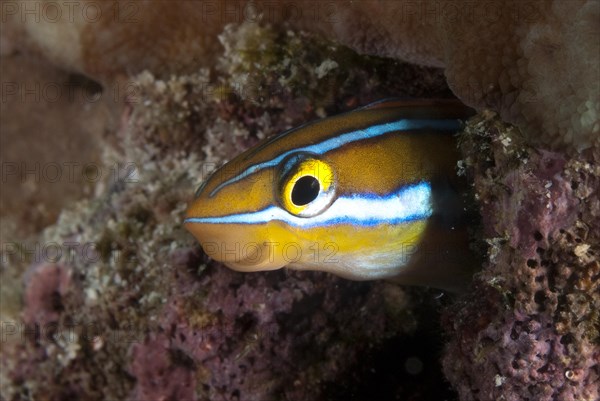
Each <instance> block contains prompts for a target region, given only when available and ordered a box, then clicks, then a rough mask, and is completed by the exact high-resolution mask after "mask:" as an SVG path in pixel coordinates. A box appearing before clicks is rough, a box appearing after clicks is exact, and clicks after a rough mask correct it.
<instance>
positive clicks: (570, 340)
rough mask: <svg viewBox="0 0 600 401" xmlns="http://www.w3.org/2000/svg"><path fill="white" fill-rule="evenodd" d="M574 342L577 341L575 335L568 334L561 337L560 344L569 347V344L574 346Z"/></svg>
mask: <svg viewBox="0 0 600 401" xmlns="http://www.w3.org/2000/svg"><path fill="white" fill-rule="evenodd" d="M574 340H575V338H574V337H573V334H571V333H567V334H565V335H564V336H562V337H561V339H560V343H561V344H562V345H569V344H572V343H573V341H574Z"/></svg>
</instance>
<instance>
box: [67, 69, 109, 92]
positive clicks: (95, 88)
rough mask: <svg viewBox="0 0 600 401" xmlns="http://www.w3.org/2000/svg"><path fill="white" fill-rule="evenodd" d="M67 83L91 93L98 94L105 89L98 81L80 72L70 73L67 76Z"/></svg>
mask: <svg viewBox="0 0 600 401" xmlns="http://www.w3.org/2000/svg"><path fill="white" fill-rule="evenodd" d="M67 85H69V86H70V87H75V88H81V89H83V90H84V91H86V92H87V93H89V94H90V95H98V94H100V93H102V91H103V88H102V85H100V84H99V83H98V82H96V81H94V80H92V79H90V78H88V77H86V76H85V75H83V74H78V73H72V74H69V76H68V77H67Z"/></svg>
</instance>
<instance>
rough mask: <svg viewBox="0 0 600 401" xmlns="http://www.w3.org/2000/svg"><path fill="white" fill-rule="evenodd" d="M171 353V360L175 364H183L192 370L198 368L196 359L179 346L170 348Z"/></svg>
mask: <svg viewBox="0 0 600 401" xmlns="http://www.w3.org/2000/svg"><path fill="white" fill-rule="evenodd" d="M169 354H170V357H171V362H173V364H174V365H177V366H183V367H184V368H187V369H190V370H195V369H196V363H195V362H194V360H193V359H192V358H191V357H190V356H188V355H187V354H186V353H185V352H183V351H182V350H180V349H178V348H175V349H170V350H169Z"/></svg>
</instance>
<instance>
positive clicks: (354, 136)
mask: <svg viewBox="0 0 600 401" xmlns="http://www.w3.org/2000/svg"><path fill="white" fill-rule="evenodd" d="M459 128H460V122H459V121H458V120H456V119H452V120H408V119H404V120H399V121H394V122H390V123H386V124H381V125H374V126H371V127H367V128H364V129H360V130H356V131H351V132H347V133H345V134H340V135H337V136H335V137H333V138H328V139H326V140H324V141H322V142H320V143H317V144H313V145H308V146H304V147H302V148H296V149H293V150H289V151H287V152H283V153H282V154H280V155H279V156H277V157H275V158H273V159H271V160H268V161H266V162H263V163H258V164H254V165H252V166H250V167H248V168H247V169H246V170H244V171H243V172H241V173H240V174H238V175H236V176H235V177H233V178H230V179H229V180H227V181H224V182H222V183H221V184H219V185H218V186H217V187H215V188H214V189H213V190H212V191H211V192H210V194H209V197H213V196H214V195H215V194H216V193H217V192H219V191H220V190H221V189H223V188H224V187H226V186H227V185H229V184H233V183H235V182H238V181H240V180H242V179H244V178H245V177H247V176H248V175H250V174H254V173H256V172H258V171H260V170H263V169H265V168H269V167H274V166H277V165H278V164H279V163H281V161H282V160H283V159H285V158H286V157H287V156H289V155H290V154H292V153H296V152H309V153H315V154H318V155H322V154H324V153H327V152H329V151H331V150H334V149H337V148H340V147H342V146H344V145H346V144H349V143H352V142H356V141H361V140H364V139H369V138H375V137H378V136H381V135H385V134H387V133H389V132H394V131H413V130H425V129H430V130H436V131H456V130H458V129H459Z"/></svg>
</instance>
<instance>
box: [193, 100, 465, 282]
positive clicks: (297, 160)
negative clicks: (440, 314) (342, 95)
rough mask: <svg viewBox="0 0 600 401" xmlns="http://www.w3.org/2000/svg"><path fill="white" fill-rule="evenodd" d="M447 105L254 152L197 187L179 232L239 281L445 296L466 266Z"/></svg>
mask: <svg viewBox="0 0 600 401" xmlns="http://www.w3.org/2000/svg"><path fill="white" fill-rule="evenodd" d="M470 114H472V111H471V110H470V109H468V108H466V107H465V106H464V105H462V104H460V103H459V102H457V101H453V100H437V101H387V102H380V103H376V104H372V105H369V106H366V107H364V108H361V109H358V110H355V111H352V112H349V113H345V114H342V115H338V116H334V117H330V118H327V119H323V120H319V121H316V122H313V123H309V124H306V125H304V126H301V127H299V128H296V129H293V130H290V131H287V132H285V133H283V134H281V135H278V136H276V137H273V138H270V139H267V140H264V141H263V142H261V143H259V144H258V145H257V146H255V147H254V148H252V149H250V150H248V151H246V152H244V153H242V154H241V155H239V156H238V157H236V158H235V159H233V160H232V161H230V162H229V163H227V164H226V165H224V166H223V167H221V168H220V169H218V170H217V171H215V172H214V173H213V174H212V175H211V176H210V178H209V179H208V180H207V181H206V182H204V183H203V184H202V186H201V187H200V188H199V189H198V192H197V194H196V199H195V200H194V202H193V203H192V205H191V206H190V207H189V209H188V211H187V216H186V219H185V226H186V228H187V229H188V230H189V231H190V232H191V233H192V234H193V235H194V236H195V237H196V238H197V239H198V241H199V242H200V244H201V245H202V247H203V248H204V250H205V252H206V253H207V254H208V255H209V256H210V257H212V258H214V259H216V260H218V261H221V262H223V263H224V264H226V265H227V266H229V267H231V268H233V269H235V270H240V271H258V270H272V269H278V268H281V267H289V268H294V269H305V270H322V271H327V272H331V273H334V274H337V275H339V276H342V277H346V278H350V279H357V280H369V279H377V278H391V277H396V278H397V280H398V281H400V282H402V283H406V284H424V285H432V286H436V287H442V288H449V289H455V288H457V287H459V286H460V285H461V283H464V277H462V276H463V275H464V272H465V271H468V270H469V269H468V268H469V267H470V264H469V262H468V260H467V259H465V258H467V257H468V256H469V253H468V249H467V238H466V230H465V225H466V223H465V219H464V206H463V202H462V198H461V188H460V186H461V184H460V182H459V181H458V178H457V177H456V174H455V169H456V162H457V160H458V153H457V150H456V145H455V139H454V138H453V135H452V134H453V133H454V132H456V130H457V129H458V128H459V127H460V121H459V119H461V118H466V117H467V116H469V115H470Z"/></svg>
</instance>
